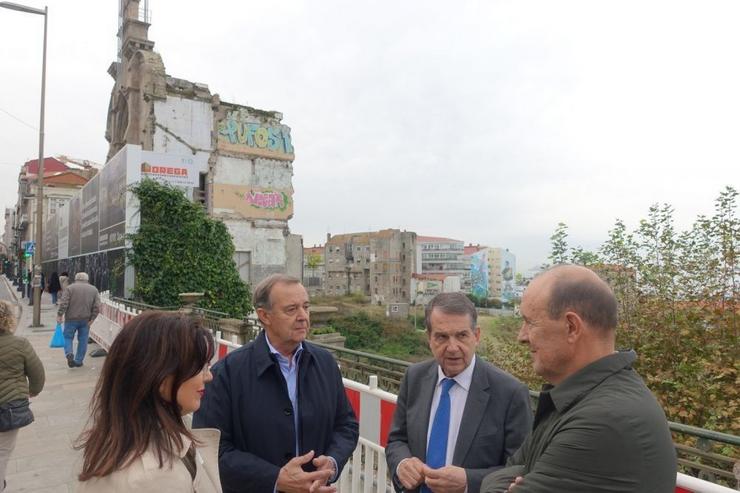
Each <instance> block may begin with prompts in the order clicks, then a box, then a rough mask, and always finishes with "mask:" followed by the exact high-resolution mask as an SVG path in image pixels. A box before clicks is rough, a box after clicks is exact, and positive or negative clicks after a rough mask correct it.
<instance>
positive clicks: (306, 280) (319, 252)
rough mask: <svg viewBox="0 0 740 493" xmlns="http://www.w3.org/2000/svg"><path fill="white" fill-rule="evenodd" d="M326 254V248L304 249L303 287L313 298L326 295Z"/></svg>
mask: <svg viewBox="0 0 740 493" xmlns="http://www.w3.org/2000/svg"><path fill="white" fill-rule="evenodd" d="M325 253H326V249H325V247H324V246H315V245H314V246H312V247H304V248H303V285H304V286H305V287H306V289H307V290H308V294H309V295H310V296H311V297H314V296H320V295H323V294H324V278H325V277H326V265H325V261H324V259H325Z"/></svg>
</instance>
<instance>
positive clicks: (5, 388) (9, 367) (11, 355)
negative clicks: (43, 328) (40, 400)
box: [0, 334, 46, 404]
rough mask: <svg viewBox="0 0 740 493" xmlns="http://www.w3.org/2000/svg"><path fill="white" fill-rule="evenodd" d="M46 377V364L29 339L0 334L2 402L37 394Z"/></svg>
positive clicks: (0, 399)
mask: <svg viewBox="0 0 740 493" xmlns="http://www.w3.org/2000/svg"><path fill="white" fill-rule="evenodd" d="M45 378H46V377H45V374H44V365H42V364H41V360H40V359H39V357H38V356H36V351H34V350H33V347H32V346H31V343H30V342H28V340H27V339H24V338H23V337H18V336H14V335H12V334H0V404H5V403H6V402H10V401H14V400H17V399H27V398H28V397H29V394H30V395H37V394H38V393H39V392H41V389H43V388H44V380H45Z"/></svg>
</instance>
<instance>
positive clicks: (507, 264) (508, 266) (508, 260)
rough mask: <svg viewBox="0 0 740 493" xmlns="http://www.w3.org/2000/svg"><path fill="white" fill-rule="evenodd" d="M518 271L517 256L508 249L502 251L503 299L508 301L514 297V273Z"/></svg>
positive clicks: (505, 301)
mask: <svg viewBox="0 0 740 493" xmlns="http://www.w3.org/2000/svg"><path fill="white" fill-rule="evenodd" d="M515 272H516V257H515V256H514V254H513V253H511V252H509V251H508V250H506V251H503V252H502V253H501V278H502V284H503V285H502V289H501V301H503V302H504V303H508V302H510V301H512V300H513V299H514V297H515V296H516V292H515V290H514V287H515V286H514V273H515Z"/></svg>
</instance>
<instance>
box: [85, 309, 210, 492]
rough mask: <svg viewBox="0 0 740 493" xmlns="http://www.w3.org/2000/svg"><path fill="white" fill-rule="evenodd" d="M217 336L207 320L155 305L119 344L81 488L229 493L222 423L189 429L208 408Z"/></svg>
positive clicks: (100, 388)
mask: <svg viewBox="0 0 740 493" xmlns="http://www.w3.org/2000/svg"><path fill="white" fill-rule="evenodd" d="M213 354H214V347H213V336H212V335H211V333H210V331H208V330H207V329H205V328H204V327H203V326H202V324H201V321H200V319H198V318H196V317H193V316H190V315H186V314H183V313H178V312H163V311H148V312H144V313H143V314H141V315H139V316H137V317H135V318H133V319H132V320H131V321H129V322H128V323H127V324H126V325H125V326H124V327H123V329H121V332H120V333H119V334H118V336H117V337H116V339H115V340H114V341H113V344H112V345H111V348H110V351H109V352H108V356H107V357H106V360H105V363H104V364H103V369H102V370H101V373H100V378H99V379H98V383H97V386H96V388H95V392H94V394H93V397H92V402H91V404H90V408H91V417H90V419H91V422H92V423H91V425H90V426H89V428H88V429H87V430H86V431H84V432H83V434H82V435H81V436H80V438H79V439H78V444H77V448H81V449H83V465H82V472H81V473H80V475H79V480H80V484H79V486H78V489H77V491H78V492H80V493H87V492H113V493H115V492H124V491H135V492H136V493H146V492H152V493H167V492H173V493H174V492H178V493H179V492H197V493H202V492H221V485H220V482H219V477H218V458H217V454H218V440H219V436H220V432H219V431H218V430H214V429H197V430H191V429H189V427H188V425H187V424H186V422H185V421H184V420H183V417H184V416H185V415H187V414H189V413H192V412H193V411H196V410H197V409H198V408H199V407H200V401H201V398H202V397H203V394H204V392H205V384H206V383H207V382H210V381H211V380H212V379H213V376H212V375H211V371H210V365H209V362H210V361H211V358H212V357H213Z"/></svg>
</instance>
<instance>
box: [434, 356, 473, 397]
mask: <svg viewBox="0 0 740 493" xmlns="http://www.w3.org/2000/svg"><path fill="white" fill-rule="evenodd" d="M473 369H475V354H474V355H473V357H472V358H471V359H470V364H469V365H468V366H467V368H465V369H464V370H463V371H461V372H460V373H458V374H457V375H455V376H454V377H451V378H452V380H454V381H455V383H456V384H458V385H459V386H460V387H462V388H464V389H465V392H467V391H469V390H470V383H471V382H472V381H473ZM445 378H450V377H448V376H445V373H444V372H443V371H442V367H441V366H439V365H437V385H439V384H440V383H441V382H442V380H444V379H445Z"/></svg>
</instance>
